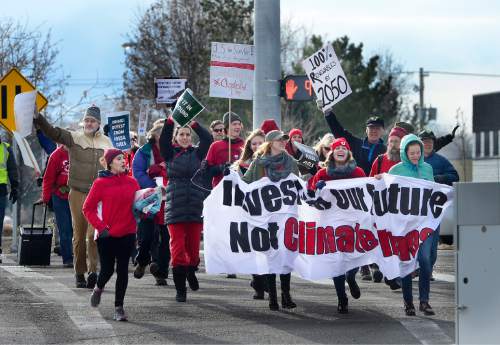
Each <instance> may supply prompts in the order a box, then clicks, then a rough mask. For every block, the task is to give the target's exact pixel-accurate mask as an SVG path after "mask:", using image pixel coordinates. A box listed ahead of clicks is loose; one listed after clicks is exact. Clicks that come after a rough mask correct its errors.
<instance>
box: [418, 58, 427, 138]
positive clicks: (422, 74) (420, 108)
mask: <svg viewBox="0 0 500 345" xmlns="http://www.w3.org/2000/svg"><path fill="white" fill-rule="evenodd" d="M419 76H420V78H419V79H420V86H419V88H418V89H419V93H420V102H419V106H418V119H419V123H420V129H422V128H423V127H424V120H425V108H424V77H427V76H429V73H428V72H424V69H423V68H422V67H420V69H419Z"/></svg>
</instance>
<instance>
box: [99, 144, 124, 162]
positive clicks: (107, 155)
mask: <svg viewBox="0 0 500 345" xmlns="http://www.w3.org/2000/svg"><path fill="white" fill-rule="evenodd" d="M122 154H123V151H121V150H118V149H114V148H113V149H107V150H106V151H104V160H106V164H107V165H108V166H109V165H111V162H112V161H113V159H115V157H116V156H118V155H122Z"/></svg>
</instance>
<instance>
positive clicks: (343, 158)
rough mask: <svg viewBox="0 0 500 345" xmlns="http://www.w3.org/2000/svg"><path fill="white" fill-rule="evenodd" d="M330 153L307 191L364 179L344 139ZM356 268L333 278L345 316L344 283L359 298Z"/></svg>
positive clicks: (339, 310)
mask: <svg viewBox="0 0 500 345" xmlns="http://www.w3.org/2000/svg"><path fill="white" fill-rule="evenodd" d="M330 148H331V151H330V153H329V154H328V158H327V160H326V168H322V169H320V170H319V171H318V172H317V173H316V175H314V176H313V177H312V178H311V179H310V180H309V189H310V190H316V189H321V188H323V187H324V186H325V181H331V180H341V179H349V178H357V177H366V175H365V173H364V171H363V169H361V168H360V167H358V166H357V164H356V161H355V160H354V158H353V157H352V152H351V148H350V147H349V143H348V142H347V140H346V139H345V138H338V139H335V140H334V141H333V142H332V144H331V145H330ZM357 272H358V268H354V269H352V270H350V271H348V272H346V274H343V275H341V276H338V277H334V278H333V283H334V284H335V290H336V291H337V298H338V308H337V310H338V312H339V313H341V314H346V313H347V312H348V308H347V304H348V299H347V295H346V293H345V282H346V280H347V284H348V285H349V290H350V292H351V296H352V297H353V298H355V299H358V298H359V297H360V296H361V292H360V290H359V286H358V284H357V283H356V273H357Z"/></svg>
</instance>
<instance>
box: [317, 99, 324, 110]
mask: <svg viewBox="0 0 500 345" xmlns="http://www.w3.org/2000/svg"><path fill="white" fill-rule="evenodd" d="M316 106H317V107H318V110H319V111H321V112H323V101H322V100H321V99H319V98H317V99H316Z"/></svg>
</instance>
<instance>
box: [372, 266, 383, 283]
mask: <svg viewBox="0 0 500 345" xmlns="http://www.w3.org/2000/svg"><path fill="white" fill-rule="evenodd" d="M383 278H384V275H383V274H382V272H380V270H379V269H376V270H374V271H373V282H375V283H380V282H381V281H382V279H383Z"/></svg>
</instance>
